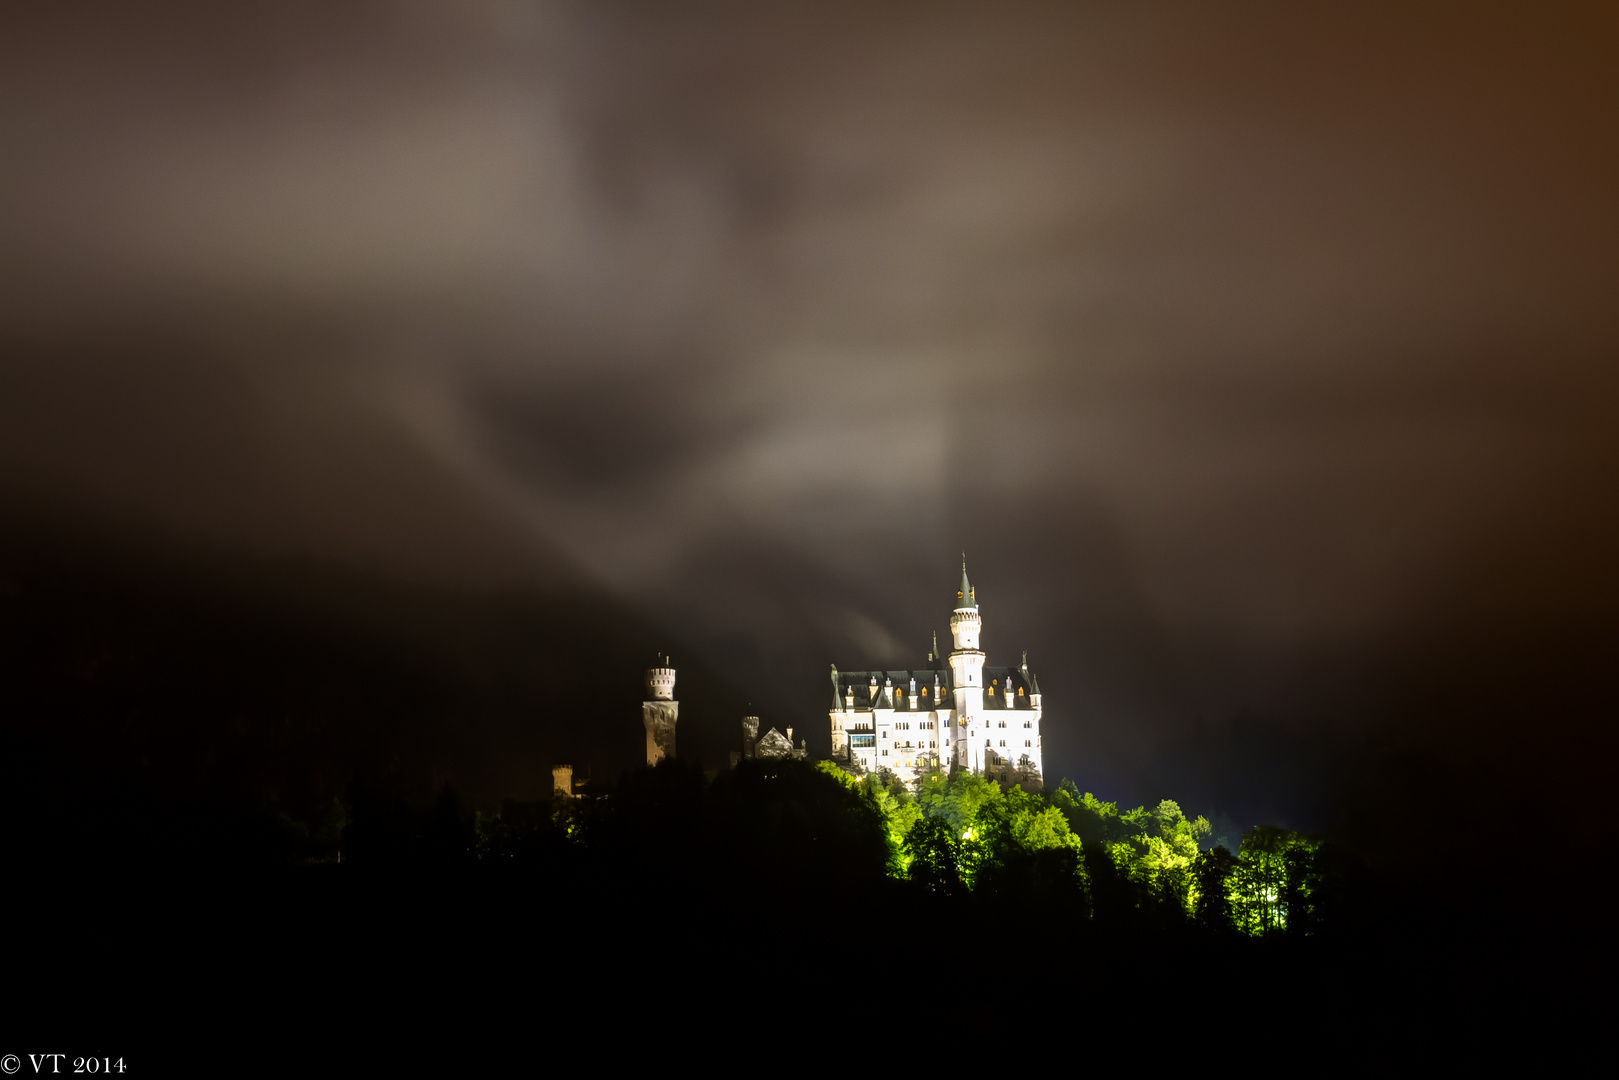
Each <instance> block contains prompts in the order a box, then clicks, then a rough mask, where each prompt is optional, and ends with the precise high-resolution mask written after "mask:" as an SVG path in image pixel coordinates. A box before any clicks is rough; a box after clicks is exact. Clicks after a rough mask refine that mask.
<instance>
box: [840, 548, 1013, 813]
mask: <svg viewBox="0 0 1619 1080" xmlns="http://www.w3.org/2000/svg"><path fill="white" fill-rule="evenodd" d="M982 628H983V620H982V618H981V617H980V615H979V611H978V598H977V596H976V594H975V593H974V591H973V587H972V585H971V583H969V582H968V581H967V562H966V560H965V559H963V560H962V564H961V588H960V589H959V590H958V591H957V593H956V609H955V611H954V612H952V613H951V615H950V633H951V635H952V636H953V637H954V639H955V648H954V649H953V650H952V651H951V653H950V655H949V656H948V657H944V656H941V655H940V653H939V638H938V635H937V634H935V635H934V638H933V651H932V652H930V653H928V662H927V667H925V668H922V669H920V670H915V671H845V672H840V671H838V669H837V665H835V664H834V665H833V666H832V710H831V713H830V716H831V719H832V758H833V760H834V761H836V762H838V763H839V764H840V765H842V766H844V767H845V768H847V769H849V770H850V771H852V772H856V773H860V772H876V771H879V770H884V769H886V770H887V771H889V772H891V773H893V774H894V775H895V776H898V777H899V778H901V779H902V780H914V779H916V778H918V777H920V776H922V775H923V774H925V773H928V772H933V771H936V770H944V771H946V772H955V771H957V770H962V769H965V770H968V771H970V772H972V773H974V774H976V775H979V776H987V777H990V778H992V779H995V780H999V781H1000V782H1002V783H1007V784H1017V785H1019V786H1021V787H1023V788H1024V789H1025V790H1038V789H1039V788H1040V787H1041V785H1042V783H1043V781H1042V779H1041V776H1042V773H1041V762H1040V715H1041V710H1040V684H1039V682H1038V681H1036V679H1035V677H1034V676H1033V675H1032V674H1030V672H1029V654H1028V653H1024V654H1023V662H1022V663H1021V664H1020V665H1019V666H1017V667H1015V668H1006V667H986V666H985V665H984V660H985V656H984V653H983V650H981V649H980V648H979V632H980V631H981V630H982Z"/></svg>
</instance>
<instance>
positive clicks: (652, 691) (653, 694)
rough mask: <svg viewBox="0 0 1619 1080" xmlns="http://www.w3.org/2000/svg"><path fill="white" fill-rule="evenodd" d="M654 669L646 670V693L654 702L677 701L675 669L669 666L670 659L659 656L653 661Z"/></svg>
mask: <svg viewBox="0 0 1619 1080" xmlns="http://www.w3.org/2000/svg"><path fill="white" fill-rule="evenodd" d="M652 665H653V666H652V667H649V668H647V669H646V693H647V697H649V698H651V699H652V700H653V701H673V700H674V699H675V669H674V668H672V667H670V666H669V658H668V657H667V656H663V655H659V656H657V657H655V658H654V659H653V661H652Z"/></svg>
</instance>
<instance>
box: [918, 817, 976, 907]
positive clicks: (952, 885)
mask: <svg viewBox="0 0 1619 1080" xmlns="http://www.w3.org/2000/svg"><path fill="white" fill-rule="evenodd" d="M905 855H906V856H907V857H908V858H909V859H910V865H909V867H908V868H907V872H906V876H907V877H909V878H910V879H911V880H912V881H914V882H916V883H917V884H918V885H921V886H922V887H923V888H925V889H927V890H928V891H929V892H935V893H943V894H945V895H947V896H956V895H959V894H960V893H962V892H963V891H964V890H965V888H966V882H964V881H963V880H962V877H961V850H960V841H959V838H958V837H957V836H956V832H955V830H954V829H952V828H951V827H950V823H949V822H948V821H946V820H945V819H944V818H942V817H935V818H922V819H920V820H919V821H917V823H916V824H915V825H913V826H912V827H911V831H910V832H909V833H907V834H906V835H905Z"/></svg>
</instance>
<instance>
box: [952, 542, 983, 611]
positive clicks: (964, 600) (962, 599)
mask: <svg viewBox="0 0 1619 1080" xmlns="http://www.w3.org/2000/svg"><path fill="white" fill-rule="evenodd" d="M977 606H978V599H977V598H976V597H974V596H973V587H972V583H971V582H970V581H968V580H967V556H966V553H965V552H964V553H963V554H962V556H961V588H960V589H959V590H957V592H956V607H957V609H960V608H976V607H977Z"/></svg>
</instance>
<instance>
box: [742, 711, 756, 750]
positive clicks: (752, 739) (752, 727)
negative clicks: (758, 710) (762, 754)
mask: <svg viewBox="0 0 1619 1080" xmlns="http://www.w3.org/2000/svg"><path fill="white" fill-rule="evenodd" d="M758 745H759V718H758V717H757V716H744V717H743V718H742V756H743V757H745V758H751V757H753V752H754V750H755V749H757V747H758Z"/></svg>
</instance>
